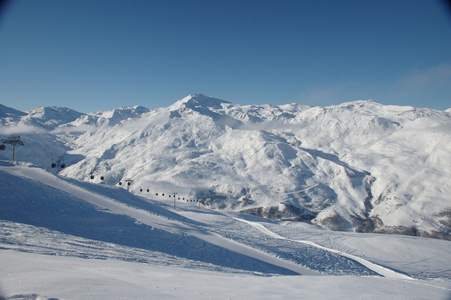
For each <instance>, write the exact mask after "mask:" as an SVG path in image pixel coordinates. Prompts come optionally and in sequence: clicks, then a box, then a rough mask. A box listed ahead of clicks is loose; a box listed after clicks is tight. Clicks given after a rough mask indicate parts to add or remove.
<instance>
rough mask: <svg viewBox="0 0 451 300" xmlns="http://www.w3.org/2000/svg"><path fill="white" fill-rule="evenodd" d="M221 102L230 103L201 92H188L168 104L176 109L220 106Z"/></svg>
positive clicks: (218, 107) (172, 108)
mask: <svg viewBox="0 0 451 300" xmlns="http://www.w3.org/2000/svg"><path fill="white" fill-rule="evenodd" d="M221 103H231V102H229V101H225V100H221V99H218V98H214V97H211V96H205V95H203V94H190V95H188V96H186V97H185V98H182V99H180V100H179V101H177V102H175V103H174V104H173V105H171V106H170V109H171V110H177V109H179V108H181V107H187V108H191V109H194V108H199V107H208V108H217V109H220V108H222V106H221Z"/></svg>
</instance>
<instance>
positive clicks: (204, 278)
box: [0, 161, 451, 299]
mask: <svg viewBox="0 0 451 300" xmlns="http://www.w3.org/2000/svg"><path fill="white" fill-rule="evenodd" d="M0 177H1V178H2V180H1V181H0V189H1V190H2V192H3V193H2V196H1V198H0V199H1V200H0V204H1V207H2V210H1V211H0V225H1V228H2V230H1V232H0V292H2V291H3V294H4V295H5V297H6V296H12V295H25V296H27V297H29V298H30V297H32V295H33V294H36V295H40V296H41V297H42V298H43V299H46V298H61V299H80V298H90V299H111V298H115V299H117V298H126V297H127V298H134V299H139V298H141V299H147V298H182V297H183V298H189V299H194V298H195V299H224V298H261V299H270V298H286V299H294V298H299V297H300V296H303V297H306V298H310V299H336V296H337V295H340V296H341V295H342V296H343V297H345V298H348V299H370V298H385V299H390V298H393V299H399V298H406V299H407V298H414V297H415V298H417V299H447V297H449V295H451V284H450V283H451V281H450V279H451V261H450V260H449V257H450V256H451V247H450V244H451V242H449V241H443V240H435V239H425V238H418V237H407V236H396V235H391V236H381V235H377V234H365V235H361V234H356V233H349V232H348V233H345V232H343V233H341V232H330V231H327V230H321V229H318V228H315V227H312V226H310V225H307V224H302V223H299V222H281V221H270V220H267V219H261V218H258V217H254V216H249V215H244V214H240V213H237V212H230V211H229V212H227V211H218V210H211V209H208V208H204V207H202V206H201V207H199V206H198V205H196V204H195V203H189V202H182V201H177V206H176V207H177V208H175V209H174V208H173V202H172V200H169V199H166V200H161V199H160V200H158V201H157V200H153V199H146V198H142V197H138V196H136V195H133V194H131V193H129V192H127V191H126V190H124V189H123V188H119V187H111V186H107V185H105V184H93V183H87V182H81V181H77V180H74V179H70V178H64V177H61V176H56V175H54V174H51V173H49V172H47V171H45V170H43V169H41V168H37V167H34V166H32V165H30V164H11V163H8V162H5V161H1V162H0ZM360 237H361V238H360ZM384 237H387V239H388V240H387V241H384ZM356 241H357V242H358V247H359V249H357V248H358V247H356V245H357V242H356ZM345 243H347V245H348V246H347V247H344V246H343V245H345ZM373 243H377V244H378V245H379V246H380V249H379V251H377V249H375V248H374V245H373ZM413 249H415V250H413ZM402 253H404V255H403V257H404V263H405V264H404V265H401V264H399V262H400V260H396V259H394V260H391V259H392V258H393V257H395V258H396V257H397V256H398V255H401V254H402ZM419 261H423V262H427V263H426V264H424V263H423V264H421V263H419ZM325 286H327V289H324V287H325ZM0 295H1V293H0ZM30 299H31V298H30Z"/></svg>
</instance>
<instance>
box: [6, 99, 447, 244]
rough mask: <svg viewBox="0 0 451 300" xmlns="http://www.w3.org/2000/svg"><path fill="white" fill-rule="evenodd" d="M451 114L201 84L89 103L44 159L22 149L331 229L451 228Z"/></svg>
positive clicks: (145, 186) (56, 131) (136, 189)
mask: <svg viewBox="0 0 451 300" xmlns="http://www.w3.org/2000/svg"><path fill="white" fill-rule="evenodd" d="M3 119H4V118H2V121H3ZM450 119H451V117H450V115H449V113H447V112H446V111H437V110H432V109H422V108H414V107H403V106H393V105H390V106H387V105H383V104H380V103H378V102H375V101H373V100H359V101H352V102H346V103H343V104H340V105H334V106H329V107H310V106H306V105H302V104H296V103H295V104H285V105H279V106H273V105H246V106H242V105H237V104H233V103H231V102H228V101H224V100H220V99H216V98H213V97H208V96H204V95H202V94H192V95H188V96H187V97H185V98H183V99H181V100H179V101H177V102H175V103H174V104H173V105H170V106H168V107H165V108H157V109H148V108H144V107H140V106H134V107H122V108H118V109H115V110H112V111H106V112H98V113H90V114H82V115H80V116H79V117H78V118H77V119H75V120H72V121H69V122H66V123H64V124H63V123H60V124H57V125H56V126H54V127H51V126H50V127H48V131H47V132H46V133H45V134H47V137H48V140H46V141H47V142H48V143H47V142H46V143H45V144H48V145H50V146H47V147H49V148H48V149H46V151H41V152H38V153H41V154H40V159H38V158H34V157H33V155H31V152H33V151H30V154H27V153H25V152H26V151H29V150H25V149H26V147H23V148H21V149H20V151H21V152H22V153H24V156H23V157H24V159H25V160H29V161H32V162H33V163H36V164H38V165H41V166H42V167H45V168H49V164H48V163H47V165H45V163H44V162H45V161H49V160H50V159H54V160H55V161H58V162H62V161H64V162H65V164H66V165H67V168H65V169H63V170H60V171H59V172H60V175H63V176H67V177H72V178H76V179H79V180H86V181H93V182H97V183H102V184H111V185H117V184H118V183H119V182H122V181H123V180H125V179H133V184H132V185H131V186H130V190H131V191H132V192H133V193H136V194H139V195H143V196H146V197H155V194H156V193H159V195H161V193H162V192H165V193H166V195H168V194H169V193H174V192H176V193H178V194H179V195H183V196H186V197H187V198H192V199H196V200H197V199H199V200H201V201H202V203H203V204H204V205H208V206H211V207H213V208H215V209H231V210H239V211H246V212H247V213H252V214H257V215H261V216H265V217H269V218H278V219H293V220H302V221H307V222H311V223H313V224H316V225H319V226H322V227H325V228H329V229H333V230H351V231H361V232H393V233H403V234H411V235H423V236H433V237H438V238H444V239H450V230H451V227H450V224H449V218H450V215H451V214H450V213H449V205H448V204H447V203H448V202H449V198H448V197H447V196H446V195H447V194H449V193H451V186H450V184H449V183H448V182H447V181H446V178H447V177H448V178H449V177H450V175H451V165H450V163H449V161H451V159H450V157H449V156H450V154H449V153H450V152H451V151H449V150H450V147H451V137H450V136H451V134H450V133H451V120H450ZM20 122H21V121H15V123H14V122H11V124H10V125H11V126H13V127H14V126H17V125H18V124H20ZM44 123H45V122H44ZM37 135H42V133H39V134H38V133H36V134H34V135H33V134H30V135H25V136H24V138H26V139H29V143H28V144H33V141H36V140H37ZM52 136H53V137H54V138H52ZM52 139H55V140H57V141H59V144H58V145H52ZM42 144H43V142H41V145H42ZM30 150H31V149H30ZM34 153H36V151H34ZM49 153H51V155H50V154H49ZM50 156H53V158H51V157H50ZM19 159H20V155H19ZM91 176H93V177H94V179H91ZM101 176H103V177H104V180H103V181H101V180H100V177H101ZM141 190H150V191H151V193H152V194H151V195H152V196H151V195H150V194H144V193H143V192H141ZM149 193H150V192H149ZM183 196H181V197H183ZM159 197H161V196H159ZM434 199H435V200H434ZM447 207H448V208H447Z"/></svg>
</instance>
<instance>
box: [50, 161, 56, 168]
mask: <svg viewBox="0 0 451 300" xmlns="http://www.w3.org/2000/svg"><path fill="white" fill-rule="evenodd" d="M51 166H52V168H56V163H55V162H54V161H53V159H52V164H51Z"/></svg>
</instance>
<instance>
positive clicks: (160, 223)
mask: <svg viewBox="0 0 451 300" xmlns="http://www.w3.org/2000/svg"><path fill="white" fill-rule="evenodd" d="M0 169H1V170H3V171H6V172H9V173H10V174H15V175H17V176H23V177H27V178H30V179H32V180H36V181H39V182H41V183H43V184H45V185H48V186H51V187H54V188H56V189H60V190H62V191H64V192H66V193H68V194H71V195H73V196H75V197H78V198H80V199H83V200H85V201H87V202H89V203H92V204H94V205H96V206H98V207H100V208H101V209H103V210H105V209H107V210H109V211H110V212H112V213H115V214H121V215H127V216H130V217H132V218H134V219H135V220H136V221H138V222H139V223H142V224H145V225H149V226H152V227H155V228H159V229H163V230H166V231H169V232H171V233H178V234H181V239H182V238H183V237H184V235H186V234H188V235H191V236H194V237H197V238H199V239H201V240H204V241H206V242H209V243H211V244H213V245H216V246H219V247H222V248H225V249H228V250H230V251H233V252H236V253H239V254H242V255H245V256H248V257H252V258H254V259H257V260H260V261H263V262H266V263H268V264H271V265H275V266H278V267H281V268H283V269H287V270H290V271H292V272H295V273H297V274H300V275H320V273H319V272H317V271H314V270H311V269H308V268H305V267H303V266H301V265H299V264H296V263H293V262H290V261H287V260H283V259H280V258H278V257H275V256H273V255H271V254H268V253H264V252H262V251H260V250H257V249H254V248H252V247H250V246H247V245H244V244H241V243H238V242H236V241H233V240H230V239H226V238H224V237H222V236H220V235H218V234H216V233H213V232H206V231H202V230H199V229H197V228H194V227H190V226H189V225H186V224H184V223H181V222H177V221H173V220H169V219H167V218H164V217H161V216H158V215H155V214H152V213H150V212H148V211H145V210H142V209H138V208H134V207H131V206H128V205H126V204H123V203H120V202H118V201H115V200H113V199H110V198H107V197H105V196H101V195H99V194H95V193H92V192H90V191H87V190H84V189H82V188H81V187H78V186H75V185H73V184H71V183H69V182H66V181H64V180H62V179H60V178H58V177H56V176H54V175H52V174H50V173H47V172H46V171H44V170H42V169H38V168H33V167H31V168H30V167H23V166H14V167H6V168H5V167H0ZM176 242H177V241H176Z"/></svg>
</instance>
